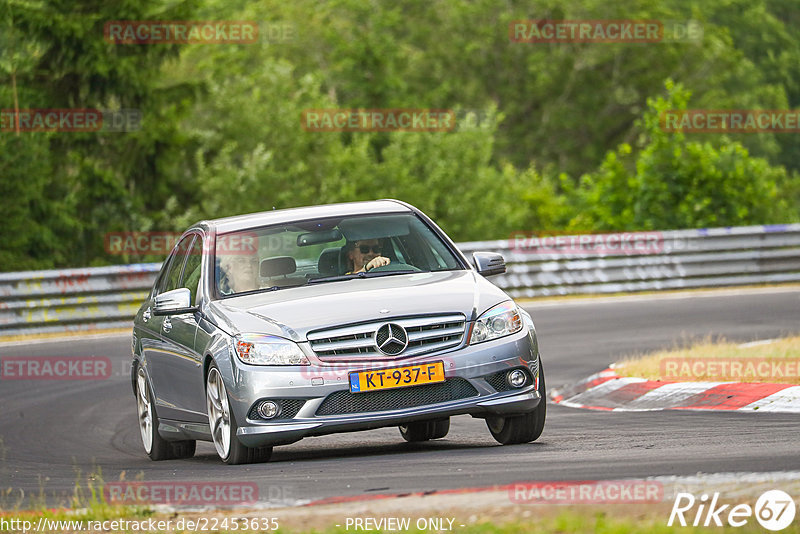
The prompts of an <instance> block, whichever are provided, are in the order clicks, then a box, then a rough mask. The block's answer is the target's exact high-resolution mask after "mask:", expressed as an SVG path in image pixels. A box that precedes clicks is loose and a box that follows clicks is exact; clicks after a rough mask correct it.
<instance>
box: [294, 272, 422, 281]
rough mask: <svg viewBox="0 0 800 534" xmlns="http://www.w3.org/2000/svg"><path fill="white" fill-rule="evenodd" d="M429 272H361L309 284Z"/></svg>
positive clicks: (317, 279) (320, 279) (321, 279)
mask: <svg viewBox="0 0 800 534" xmlns="http://www.w3.org/2000/svg"><path fill="white" fill-rule="evenodd" d="M423 272H429V271H378V272H375V271H370V272H366V273H365V272H363V271H362V272H360V273H350V274H342V275H339V276H326V277H324V278H311V279H310V280H309V281H308V283H309V284H319V283H322V282H338V281H340V280H353V279H356V278H378V277H380V276H392V275H396V274H416V273H423Z"/></svg>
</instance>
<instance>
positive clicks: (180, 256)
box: [158, 234, 194, 293]
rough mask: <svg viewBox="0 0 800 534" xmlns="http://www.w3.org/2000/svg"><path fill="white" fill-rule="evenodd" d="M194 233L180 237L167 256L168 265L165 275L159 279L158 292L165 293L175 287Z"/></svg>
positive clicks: (179, 278)
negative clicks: (168, 256) (170, 253)
mask: <svg viewBox="0 0 800 534" xmlns="http://www.w3.org/2000/svg"><path fill="white" fill-rule="evenodd" d="M192 239H194V234H190V235H187V236H186V237H184V238H183V239H181V241H180V243H178V246H177V247H176V248H175V250H174V251H173V252H172V255H171V256H170V258H169V267H168V268H167V272H166V275H165V276H164V279H163V280H162V281H161V286H160V287H159V288H158V293H165V292H167V291H172V290H173V289H177V288H178V287H180V286H178V284H179V283H180V280H181V273H182V272H183V264H184V263H186V256H187V252H189V247H190V246H191V243H192Z"/></svg>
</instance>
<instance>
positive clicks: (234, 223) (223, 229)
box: [192, 199, 414, 234]
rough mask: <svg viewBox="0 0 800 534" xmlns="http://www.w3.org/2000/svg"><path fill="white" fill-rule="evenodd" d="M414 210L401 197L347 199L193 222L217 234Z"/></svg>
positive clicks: (195, 225)
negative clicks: (343, 201)
mask: <svg viewBox="0 0 800 534" xmlns="http://www.w3.org/2000/svg"><path fill="white" fill-rule="evenodd" d="M413 211H414V209H413V208H412V207H411V206H409V205H408V204H405V203H404V202H400V201H398V200H392V199H386V200H371V201H367V202H345V203H341V204H325V205H321V206H305V207H301V208H289V209H282V210H272V211H262V212H259V213H250V214H247V215H236V216H234V217H224V218H221V219H212V220H206V221H201V222H199V223H197V224H194V225H192V228H197V227H207V228H211V229H213V230H215V231H216V232H217V233H220V234H224V233H227V232H235V231H237V230H245V229H247V228H257V227H260V226H268V225H271V224H283V223H287V222H294V221H305V220H310V219H321V218H324V217H345V216H348V215H370V214H377V213H412V212H413Z"/></svg>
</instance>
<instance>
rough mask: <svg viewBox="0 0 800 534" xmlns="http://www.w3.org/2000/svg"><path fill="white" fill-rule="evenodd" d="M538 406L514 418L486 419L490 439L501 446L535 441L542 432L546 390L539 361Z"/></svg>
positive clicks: (540, 361)
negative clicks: (490, 434)
mask: <svg viewBox="0 0 800 534" xmlns="http://www.w3.org/2000/svg"><path fill="white" fill-rule="evenodd" d="M538 391H539V395H541V400H540V401H539V405H538V406H537V407H536V408H534V410H533V411H532V412H530V413H526V414H523V415H517V416H514V417H487V418H486V426H488V427H489V432H491V433H492V437H494V439H496V440H497V441H498V442H500V443H502V444H503V445H512V444H515V443H529V442H531V441H536V439H538V437H539V436H541V435H542V430H544V420H545V415H546V412H547V402H546V399H547V389H546V387H545V385H544V368H543V367H542V360H541V359H540V360H539V390H538Z"/></svg>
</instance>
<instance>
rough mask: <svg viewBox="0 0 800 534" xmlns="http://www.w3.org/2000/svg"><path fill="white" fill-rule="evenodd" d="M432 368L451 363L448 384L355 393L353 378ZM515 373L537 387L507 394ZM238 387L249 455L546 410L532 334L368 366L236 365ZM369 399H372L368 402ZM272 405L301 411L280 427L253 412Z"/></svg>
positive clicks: (235, 398) (236, 408)
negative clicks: (307, 441)
mask: <svg viewBox="0 0 800 534" xmlns="http://www.w3.org/2000/svg"><path fill="white" fill-rule="evenodd" d="M433 361H442V362H444V366H445V377H446V383H445V384H441V385H440V386H436V387H434V386H413V387H409V388H402V389H393V390H383V392H380V393H379V392H369V393H353V394H351V393H350V392H349V391H350V390H349V381H348V375H349V373H350V372H352V371H359V370H364V369H379V368H392V367H397V366H401V365H409V364H417V363H425V362H433ZM515 368H522V369H525V370H527V372H528V374H529V377H530V380H528V382H527V383H526V384H525V385H524V386H523V387H521V388H517V389H514V388H511V387H510V386H506V387H503V384H502V383H501V382H499V381H498V378H497V377H502V376H503V374H504V373H505V372H507V371H509V370H511V369H515ZM233 382H234V384H233V387H230V386H229V389H228V393H229V395H230V397H231V409H232V410H233V414H234V417H235V418H236V421H237V422H238V425H239V428H238V431H237V437H238V438H239V440H240V441H241V442H242V443H243V444H244V445H246V446H248V447H259V446H269V445H280V444H287V443H292V442H295V441H298V440H300V439H302V438H304V437H308V436H319V435H324V434H331V433H336V432H347V431H356V430H367V429H371V428H380V427H385V426H396V425H400V424H405V423H408V422H412V421H417V420H425V419H436V418H442V417H449V416H452V415H461V414H470V415H472V416H475V417H488V416H507V415H517V414H522V413H526V412H530V411H531V410H533V409H534V408H536V406H537V405H538V404H539V402H543V400H542V398H541V396H540V394H539V391H538V382H539V354H538V349H537V344H536V341H535V338H534V334H533V332H529V331H528V329H523V330H522V332H520V333H519V334H515V335H512V336H508V337H504V338H501V339H497V340H494V341H489V342H485V343H481V344H478V345H473V346H462V347H459V348H457V349H455V350H451V351H449V352H445V353H440V354H435V355H426V356H423V357H417V358H409V359H403V360H393V361H381V362H373V363H371V364H367V365H365V364H363V363H351V364H347V365H342V364H340V365H324V364H323V365H311V366H304V367H291V368H278V367H272V368H265V367H257V366H251V365H244V364H241V363H240V362H237V363H236V366H235V367H234V369H233ZM423 388H428V389H423ZM370 395H373V397H371V398H370V397H368V396H370ZM378 397H380V398H378ZM266 399H270V400H272V399H276V400H278V402H283V401H290V403H291V404H293V405H295V406H296V405H298V404H302V406H301V407H299V409H297V410H296V413H292V414H291V417H285V418H283V419H281V417H282V415H279V416H278V418H276V419H275V420H270V421H266V420H263V419H260V418H258V416H257V414H256V413H255V411H254V410H253V407H254V406H255V404H256V403H257V402H259V401H261V400H266ZM333 399H335V401H334V400H333ZM428 401H431V402H428ZM395 406H401V407H395Z"/></svg>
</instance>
